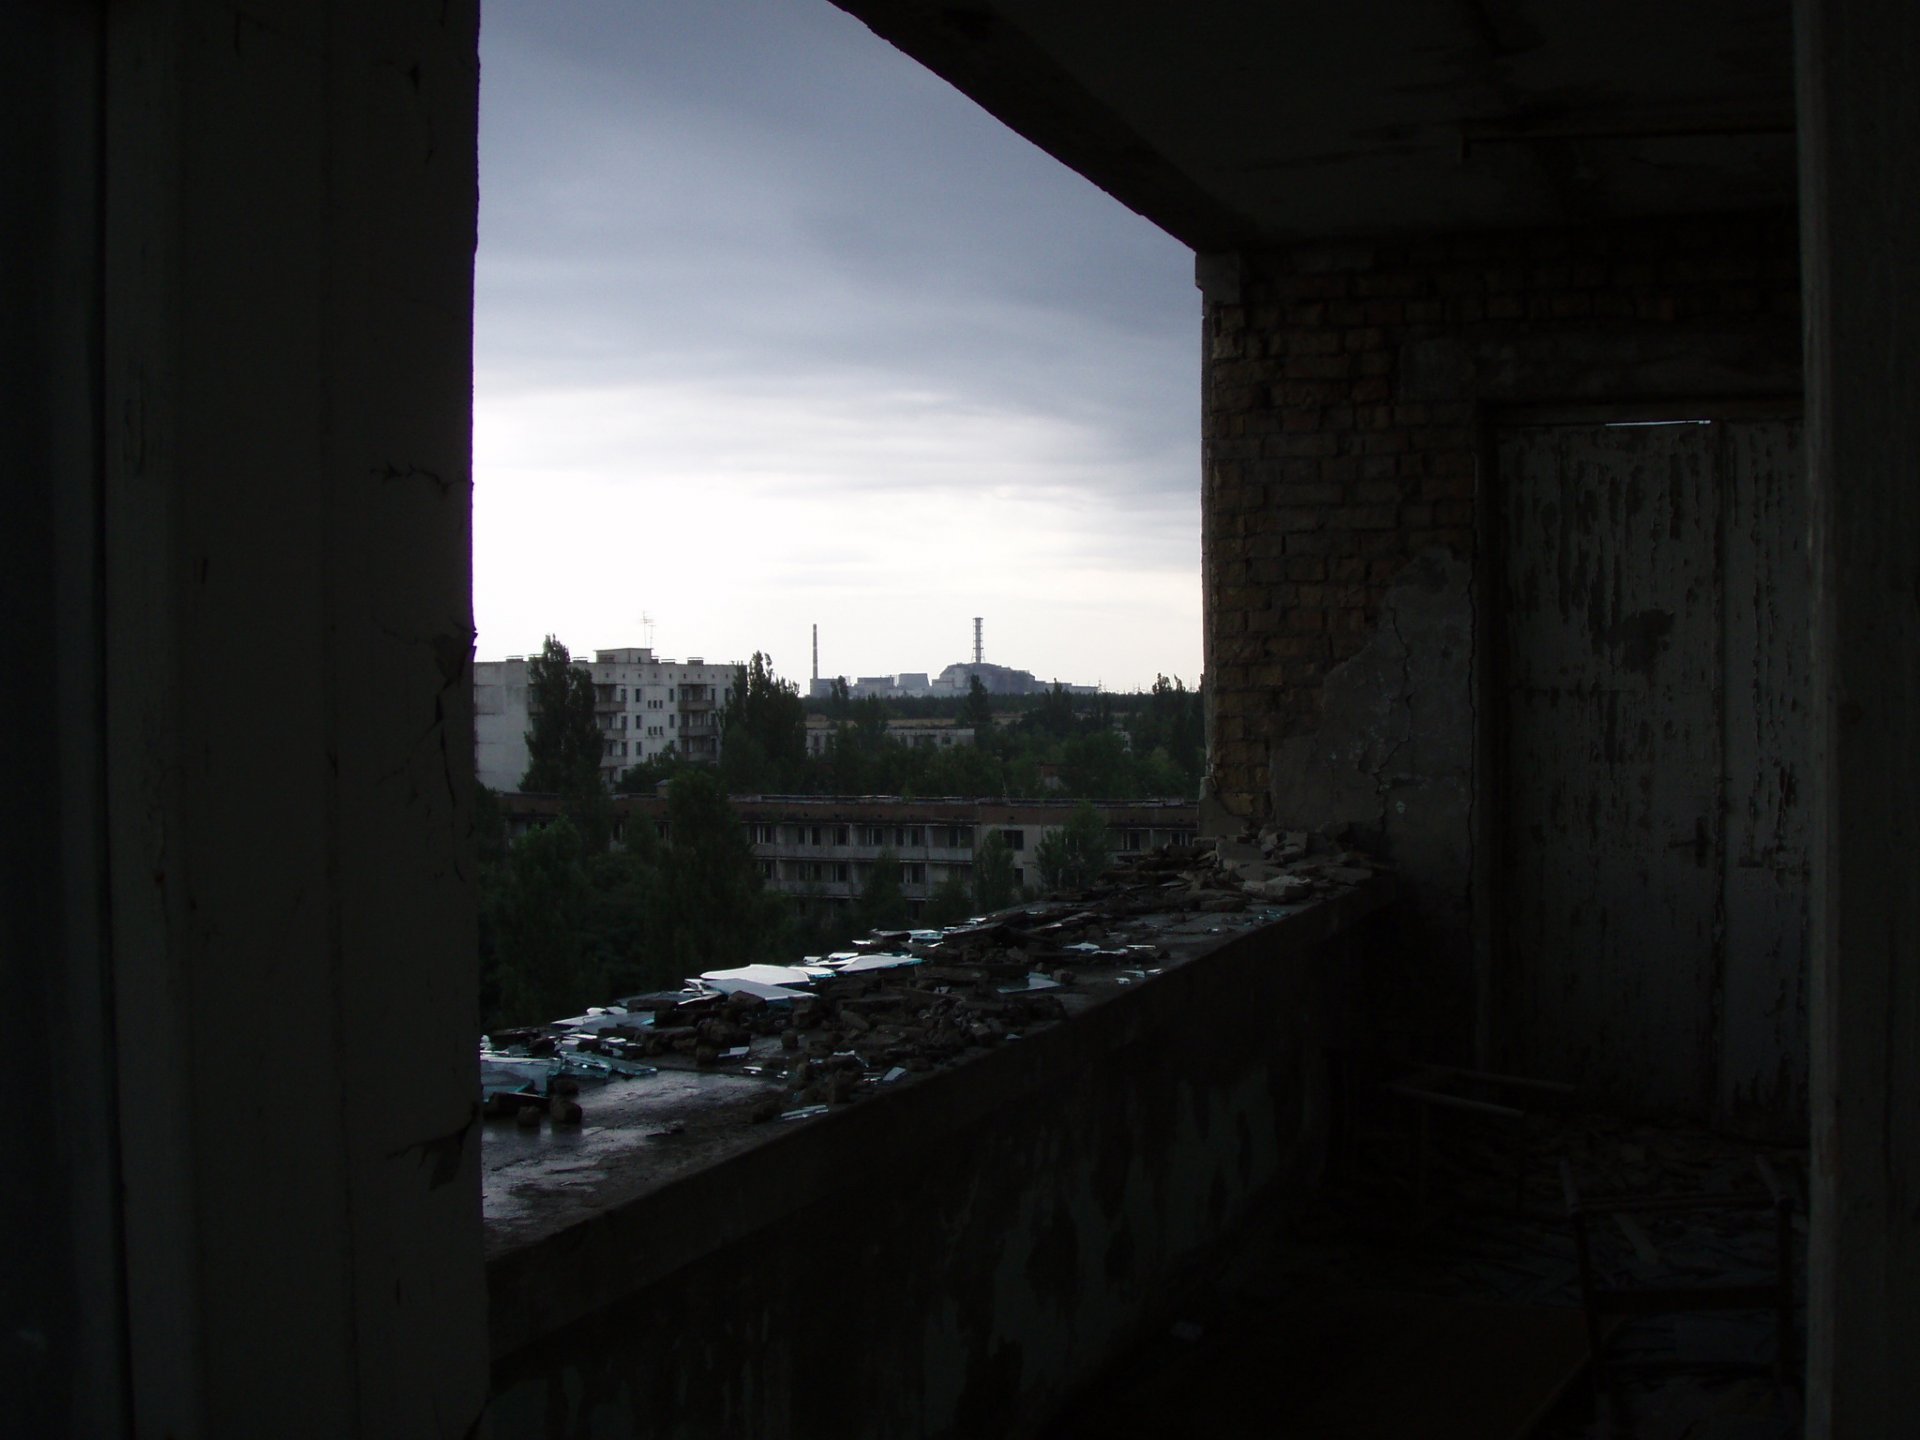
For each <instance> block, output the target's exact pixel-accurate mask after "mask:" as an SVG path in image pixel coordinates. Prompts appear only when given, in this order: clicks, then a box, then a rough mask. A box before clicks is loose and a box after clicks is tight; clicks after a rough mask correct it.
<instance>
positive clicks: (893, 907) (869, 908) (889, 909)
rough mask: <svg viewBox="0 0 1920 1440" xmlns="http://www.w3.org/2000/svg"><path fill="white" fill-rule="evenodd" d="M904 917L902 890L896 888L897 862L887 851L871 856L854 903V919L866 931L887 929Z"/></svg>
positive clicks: (905, 917)
mask: <svg viewBox="0 0 1920 1440" xmlns="http://www.w3.org/2000/svg"><path fill="white" fill-rule="evenodd" d="M907 919H908V910H907V896H906V892H905V891H904V890H902V889H901V887H900V861H899V859H898V858H897V857H896V856H895V855H894V853H893V852H892V851H891V850H882V851H881V852H880V853H879V854H878V855H876V856H875V857H874V861H873V865H872V867H871V868H870V869H869V870H868V871H867V883H866V884H865V885H864V886H862V887H861V890H860V899H859V901H858V903H857V904H856V906H855V921H856V923H857V924H858V925H860V926H862V927H864V928H865V929H868V930H889V929H895V928H897V927H899V926H901V925H905V924H906V923H907Z"/></svg>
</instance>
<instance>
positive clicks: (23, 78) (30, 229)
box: [0, 0, 126, 1435]
mask: <svg viewBox="0 0 1920 1440" xmlns="http://www.w3.org/2000/svg"><path fill="white" fill-rule="evenodd" d="M100 32H101V17H100V15H99V13H98V7H95V6H90V5H79V4H74V3H71V0H13V3H10V4H7V5H4V6H0V76H3V77H4V78H0V194H3V195H5V196H6V201H5V205H4V210H3V211H0V275H4V276H5V277H6V280H5V281H4V282H0V283H4V285H5V287H6V289H5V294H6V298H5V300H4V302H0V476H4V477H5V478H4V481H3V482H0V483H3V484H4V489H5V497H6V499H5V519H4V520H3V521H0V615H4V616H5V617H6V653H7V670H6V681H5V687H6V703H5V704H4V705H0V754H4V755H5V756H7V757H8V760H9V762H10V771H9V781H8V787H7V789H8V794H7V824H6V826H5V827H4V829H0V1076H4V1081H0V1083H4V1085H5V1090H6V1093H7V1094H9V1095H12V1096H15V1097H31V1099H30V1101H29V1103H26V1104H16V1105H15V1106H14V1109H13V1114H12V1118H11V1123H10V1124H9V1126H8V1150H9V1159H8V1162H7V1166H6V1171H7V1175H6V1179H5V1180H4V1181H0V1235H5V1236H7V1237H9V1238H8V1242H7V1243H6V1244H5V1245H3V1246H0V1395H5V1396H6V1397H7V1398H6V1407H7V1408H6V1421H5V1423H6V1426H7V1428H8V1429H9V1430H10V1431H11V1432H13V1433H18V1434H25V1435H115V1434H119V1433H121V1432H122V1431H123V1430H124V1429H125V1428H126V1424H125V1421H126V1416H125V1411H124V1409H123V1408H122V1401H123V1399H124V1395H125V1389H124V1384H123V1375H122V1373H121V1345H120V1333H121V1331H120V1319H121V1309H120V1306H121V1299H120V1290H121V1286H120V1249H119V1231H120V1211H119V1205H118V1184H117V1177H116V1174H115V1164H114V1144H113V1138H114V1129H115V1126H114V1094H113V1062H112V1048H113V1046H112V1041H113V1026H112V1023H111V1017H110V1013H109V1004H108V993H109V992H108V986H107V979H108V975H107V969H106V957H105V948H104V947H105V939H106V927H105V924H104V923H103V916H102V914H101V907H102V890H103V883H104V876H105V865H106V838H105V806H104V801H103V797H102V793H101V767H100V761H101V755H102V736H101V706H100V694H101V691H100V686H101V669H100V663H101V655H100V620H101V617H100V609H99V563H100V554H99V541H100V525H99V510H98V507H99V499H100V425H99V413H100V398H101V397H100V348H99V340H100V261H101V257H100V213H99V208H98V201H99V191H100V172H99V163H98V157H99V150H100V131H99V124H100V106H101V89H100V46H101V34H100Z"/></svg>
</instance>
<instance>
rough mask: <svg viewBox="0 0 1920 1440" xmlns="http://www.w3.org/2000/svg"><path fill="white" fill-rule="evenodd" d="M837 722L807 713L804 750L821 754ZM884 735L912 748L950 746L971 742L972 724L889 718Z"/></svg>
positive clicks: (941, 747)
mask: <svg viewBox="0 0 1920 1440" xmlns="http://www.w3.org/2000/svg"><path fill="white" fill-rule="evenodd" d="M839 728H840V727H839V725H838V724H837V723H836V722H835V721H833V720H832V719H830V718H829V717H827V716H825V715H809V716H808V717H807V754H809V755H824V754H826V753H827V749H828V747H829V746H830V745H831V744H832V743H833V736H834V732H835V731H836V730H838V729H839ZM887 738H888V739H889V740H892V741H894V742H895V743H897V744H900V745H906V746H910V747H911V748H913V749H915V750H951V749H952V748H953V747H954V746H956V745H971V744H973V743H974V728H973V726H971V725H962V724H959V723H958V722H957V721H953V720H941V719H932V720H889V721H887Z"/></svg>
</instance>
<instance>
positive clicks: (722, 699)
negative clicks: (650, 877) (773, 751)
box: [473, 646, 740, 791]
mask: <svg viewBox="0 0 1920 1440" xmlns="http://www.w3.org/2000/svg"><path fill="white" fill-rule="evenodd" d="M574 664H576V665H578V666H581V667H583V668H584V669H585V670H586V671H587V673H588V674H590V675H591V676H592V677H593V692H594V720H595V723H596V724H597V725H598V726H599V727H600V731H601V760H600V773H601V776H602V778H604V779H605V780H606V781H607V783H608V784H609V785H611V784H612V783H613V782H614V781H615V780H617V779H619V778H620V776H621V774H622V773H623V772H625V771H626V770H627V769H628V768H629V767H631V766H634V765H638V764H640V763H641V762H643V761H646V760H652V759H656V758H658V757H659V756H660V755H661V754H663V753H665V751H666V750H667V749H668V748H669V747H671V748H672V749H673V750H674V751H675V752H676V753H677V754H679V755H680V757H681V758H682V759H686V760H694V761H704V762H709V763H711V762H713V761H717V760H718V759H719V758H720V709H721V707H722V706H723V705H724V704H725V703H726V697H727V690H728V688H729V687H730V686H731V685H732V684H733V677H734V672H735V671H736V670H738V669H739V668H740V667H739V666H738V665H734V664H709V663H708V662H707V661H705V660H703V659H701V658H700V657H699V656H697V655H695V656H689V657H688V658H687V659H685V660H663V659H661V658H660V657H659V656H656V655H655V654H654V653H653V651H652V650H650V649H648V648H646V647H644V646H638V647H627V648H623V649H615V650H596V651H595V652H594V654H593V659H592V660H586V659H584V658H579V657H576V658H575V660H574ZM531 724H532V712H531V709H530V707H529V704H528V697H527V659H526V657H525V656H520V655H513V656H509V657H508V658H507V659H505V660H481V661H478V662H477V663H476V664H475V665H474V667H473V730H474V768H475V770H476V771H477V773H478V774H479V777H480V783H481V784H482V785H486V786H490V787H491V788H493V789H495V790H502V791H508V790H516V789H518V788H519V785H520V777H521V776H523V775H525V774H526V773H527V730H528V728H529V727H530V726H531Z"/></svg>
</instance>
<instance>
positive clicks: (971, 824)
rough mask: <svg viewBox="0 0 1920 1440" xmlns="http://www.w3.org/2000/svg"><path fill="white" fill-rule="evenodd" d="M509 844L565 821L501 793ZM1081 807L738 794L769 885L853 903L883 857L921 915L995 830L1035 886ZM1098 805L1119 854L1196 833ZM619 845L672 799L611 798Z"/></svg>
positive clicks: (1194, 816) (1158, 805)
mask: <svg viewBox="0 0 1920 1440" xmlns="http://www.w3.org/2000/svg"><path fill="white" fill-rule="evenodd" d="M501 799H502V804H503V807H504V809H505V812H506V822H507V833H508V834H509V836H518V835H522V834H525V833H526V831H527V830H528V829H530V828H531V827H533V826H535V825H541V824H545V823H546V822H547V821H548V820H551V819H552V818H553V817H554V816H556V815H558V814H559V813H560V802H559V801H558V800H557V799H556V798H555V797H553V796H548V795H504V796H502V797H501ZM1081 803H1083V802H1081V801H1077V800H963V799H930V800H915V799H904V798H901V797H899V796H890V795H863V796H851V797H850V796H838V795H736V796H734V797H732V804H733V809H734V812H735V813H736V814H737V815H738V816H739V817H740V823H741V824H743V825H744V826H746V828H747V837H748V839H749V840H750V841H751V842H752V845H753V855H754V859H755V860H756V861H757V862H758V863H759V866H760V874H761V876H762V878H763V879H764V880H765V881H766V883H767V887H768V888H769V889H771V890H776V891H779V892H781V893H782V894H787V895H795V896H799V897H802V898H804V899H807V900H811V901H817V902H819V903H822V904H828V905H842V904H847V903H849V902H851V901H853V900H854V899H856V898H857V897H858V896H859V895H860V893H861V891H862V890H864V889H865V888H866V884H867V881H868V879H869V877H870V876H871V875H872V873H873V865H874V862H875V861H876V860H878V859H879V858H880V855H881V852H883V851H886V852H889V853H891V854H892V856H893V857H894V859H895V860H897V861H898V862H899V863H900V888H901V891H902V893H903V894H904V895H905V896H906V898H907V903H908V905H909V906H910V907H911V909H912V910H913V912H914V913H915V914H918V913H919V910H920V907H921V906H922V904H924V903H925V901H926V900H927V898H928V897H929V896H930V895H932V894H933V892H934V891H935V890H936V889H938V888H939V886H940V884H941V883H942V882H943V881H945V880H947V879H949V878H958V879H959V880H960V881H961V882H962V883H963V884H965V885H966V886H968V887H969V888H971V887H972V885H973V860H974V852H975V851H976V850H977V849H978V848H979V847H980V846H981V845H982V844H984V843H985V842H986V839H987V836H988V835H989V834H991V833H993V832H995V831H998V832H999V835H1000V838H1001V839H1002V840H1003V841H1005V842H1006V846H1007V849H1008V850H1009V851H1011V852H1012V855H1013V878H1014V883H1015V884H1016V885H1023V886H1024V885H1033V884H1037V883H1038V880H1039V866H1038V862H1037V860H1036V851H1037V850H1038V849H1039V846H1040V842H1041V841H1042V840H1044V839H1045V838H1046V837H1047V836H1048V835H1049V834H1051V833H1052V832H1053V831H1055V830H1058V829H1059V828H1060V827H1061V826H1063V825H1065V824H1066V823H1067V820H1068V817H1069V816H1071V815H1072V814H1073V812H1074V810H1075V809H1076V808H1077V807H1078V806H1079V805H1080V804H1081ZM1092 803H1093V807H1094V809H1095V810H1097V811H1098V812H1099V813H1100V817H1101V818H1102V819H1103V820H1105V821H1106V822H1107V830H1108V833H1109V835H1110V836H1111V839H1112V842H1113V849H1114V851H1115V853H1117V854H1125V853H1129V852H1139V851H1145V850H1151V849H1153V848H1154V847H1156V846H1159V845H1184V844H1187V843H1189V842H1190V841H1192V839H1193V838H1194V836H1195V834H1196V833H1197V832H1198V826H1199V807H1198V806H1197V805H1195V804H1194V803H1193V802H1192V801H1180V800H1105V801H1094V802H1092ZM613 814H614V838H615V840H616V842H617V841H618V840H619V839H620V838H622V837H623V835H624V833H625V827H626V824H627V822H628V821H630V820H631V819H633V818H634V817H635V816H640V815H644V816H646V817H647V819H648V820H650V821H651V822H652V823H653V825H654V826H655V828H656V829H657V830H658V831H659V832H660V834H661V836H662V837H663V838H664V839H667V840H668V841H671V839H672V836H671V835H670V834H669V833H668V830H667V816H666V800H665V798H664V797H663V796H658V795H619V796H615V797H614V801H613Z"/></svg>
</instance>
